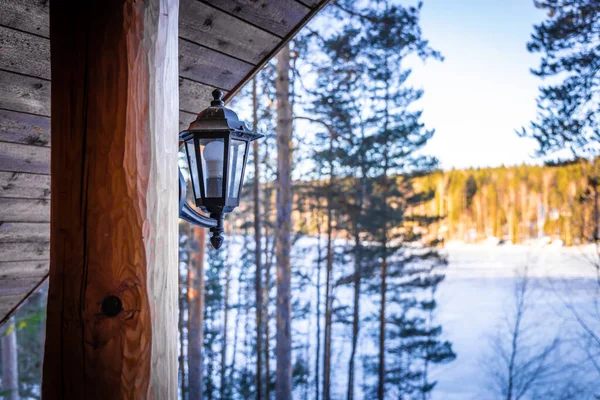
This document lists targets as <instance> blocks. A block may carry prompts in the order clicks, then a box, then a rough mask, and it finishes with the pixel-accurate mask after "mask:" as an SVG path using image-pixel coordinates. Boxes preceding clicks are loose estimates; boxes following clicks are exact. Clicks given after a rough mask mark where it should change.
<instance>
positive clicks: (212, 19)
mask: <svg viewBox="0 0 600 400" xmlns="http://www.w3.org/2000/svg"><path fill="white" fill-rule="evenodd" d="M179 36H180V37H182V38H184V39H188V40H191V41H192V42H195V43H199V44H202V45H203V46H206V47H209V48H211V49H214V50H217V51H219V52H221V53H225V54H229V55H231V56H234V57H236V58H239V59H242V60H244V61H247V62H249V63H251V64H257V63H258V62H260V61H261V60H262V59H263V58H265V57H266V55H267V54H268V52H269V49H271V48H273V47H275V46H277V44H278V43H279V41H280V40H281V39H280V38H279V37H277V36H275V35H273V34H271V33H269V32H266V31H264V30H262V29H259V28H257V27H255V26H252V25H250V24H248V23H247V22H245V21H241V20H239V19H238V18H235V17H233V16H231V15H229V14H227V13H225V12H223V11H221V10H219V9H217V8H214V7H212V6H209V5H207V4H204V3H201V2H199V1H198V0H180V2H179Z"/></svg>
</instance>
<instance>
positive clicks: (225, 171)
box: [179, 89, 263, 249]
mask: <svg viewBox="0 0 600 400" xmlns="http://www.w3.org/2000/svg"><path fill="white" fill-rule="evenodd" d="M212 95H213V98H214V100H213V101H212V102H211V103H210V107H208V108H207V109H205V110H204V111H202V112H201V113H200V114H198V117H197V118H196V120H195V121H194V122H192V123H191V124H190V127H189V129H188V130H186V131H183V132H181V133H180V134H179V139H180V140H181V141H182V142H183V147H184V148H185V152H186V154H187V159H188V165H189V171H190V180H191V182H192V188H193V190H194V199H195V203H196V207H199V208H200V209H201V210H202V211H204V212H205V213H207V214H208V215H209V216H210V218H207V217H206V216H204V215H202V214H199V213H198V212H196V211H195V210H193V209H192V208H191V207H190V206H189V205H188V204H187V202H186V201H185V196H186V190H185V182H184V181H183V176H182V175H181V171H180V175H179V180H180V185H179V187H180V189H179V196H180V204H179V208H180V213H179V215H180V217H181V218H182V219H185V220H186V221H188V222H191V223H193V224H196V225H199V226H203V227H207V228H210V231H211V233H212V237H211V239H210V242H211V244H212V245H213V247H215V248H216V249H218V248H219V247H221V245H222V244H223V235H222V233H223V215H224V214H225V213H228V212H231V211H232V210H233V209H234V208H235V207H237V206H238V205H239V202H240V193H241V191H242V184H243V183H244V172H245V169H246V161H247V160H248V152H249V149H250V142H252V141H254V140H256V139H259V138H261V137H262V136H263V135H260V134H257V133H255V132H251V131H250V130H249V129H248V128H247V127H246V125H245V124H244V123H243V122H241V121H240V120H239V119H238V116H237V114H236V113H235V112H233V111H232V110H230V109H228V108H226V107H225V103H223V100H222V96H223V92H221V91H220V90H218V89H217V90H215V91H213V92H212Z"/></svg>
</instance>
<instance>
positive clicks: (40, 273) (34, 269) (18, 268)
mask: <svg viewBox="0 0 600 400" xmlns="http://www.w3.org/2000/svg"><path fill="white" fill-rule="evenodd" d="M49 266H50V262H49V260H33V261H2V262H0V278H4V277H13V278H26V277H38V278H40V279H42V278H44V277H45V276H46V275H47V274H48V267H49ZM2 300H3V299H2V298H1V297H0V302H1V301H2Z"/></svg>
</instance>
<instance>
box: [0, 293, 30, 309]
mask: <svg viewBox="0 0 600 400" xmlns="http://www.w3.org/2000/svg"><path fill="white" fill-rule="evenodd" d="M25 293H28V292H25ZM23 296H24V294H12V295H10V294H9V295H5V296H0V315H6V314H8V313H9V312H10V311H11V310H12V309H13V308H14V307H16V305H17V304H19V302H20V301H21V299H22V298H23Z"/></svg>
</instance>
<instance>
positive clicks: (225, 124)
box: [182, 89, 263, 140]
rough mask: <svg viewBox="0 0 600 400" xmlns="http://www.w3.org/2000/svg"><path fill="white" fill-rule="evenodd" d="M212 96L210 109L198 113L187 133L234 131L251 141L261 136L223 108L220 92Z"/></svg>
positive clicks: (234, 114) (214, 91) (221, 93)
mask: <svg viewBox="0 0 600 400" xmlns="http://www.w3.org/2000/svg"><path fill="white" fill-rule="evenodd" d="M212 96H213V100H212V101H211V102H210V107H208V108H206V109H204V110H203V111H200V113H199V114H198V116H197V117H196V120H195V121H193V122H192V123H191V124H190V127H189V128H188V131H214V130H229V131H231V130H235V131H238V132H239V133H242V134H247V135H249V136H250V137H251V140H255V139H258V138H260V137H262V136H263V135H260V134H257V133H255V132H252V131H251V130H250V129H248V127H247V126H246V124H245V123H244V122H243V121H240V119H239V118H238V116H237V114H236V113H235V111H233V110H232V109H230V108H227V107H225V103H224V102H223V92H222V91H221V90H219V89H215V90H213V92H212ZM182 134H183V132H182Z"/></svg>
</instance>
